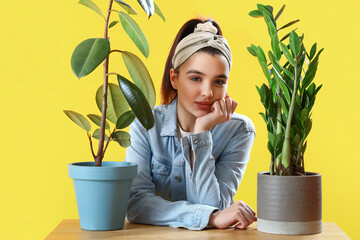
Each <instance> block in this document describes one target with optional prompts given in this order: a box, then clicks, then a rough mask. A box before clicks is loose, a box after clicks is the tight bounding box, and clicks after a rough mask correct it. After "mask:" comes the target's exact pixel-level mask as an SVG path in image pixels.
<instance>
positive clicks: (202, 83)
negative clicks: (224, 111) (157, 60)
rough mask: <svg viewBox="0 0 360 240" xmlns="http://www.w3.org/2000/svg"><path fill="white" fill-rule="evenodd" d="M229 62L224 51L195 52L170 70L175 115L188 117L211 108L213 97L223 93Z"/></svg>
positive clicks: (223, 95) (218, 96)
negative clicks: (174, 95) (176, 110)
mask: <svg viewBox="0 0 360 240" xmlns="http://www.w3.org/2000/svg"><path fill="white" fill-rule="evenodd" d="M228 77H229V65H228V62H227V60H226V58H225V57H224V56H223V55H221V54H220V55H219V54H216V55H214V56H212V55H210V54H208V53H206V52H197V53H194V54H193V55H192V56H191V57H190V58H188V59H187V60H186V61H185V62H184V63H183V64H182V65H181V66H180V67H179V73H175V72H174V69H171V70H170V79H171V84H172V86H173V88H175V89H177V95H178V115H179V114H182V115H183V117H187V118H190V119H193V118H198V117H201V116H203V115H205V114H207V113H209V112H210V111H211V106H212V104H213V103H214V101H217V100H220V99H221V98H224V97H225V96H226V91H227V84H228Z"/></svg>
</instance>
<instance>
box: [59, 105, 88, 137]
mask: <svg viewBox="0 0 360 240" xmlns="http://www.w3.org/2000/svg"><path fill="white" fill-rule="evenodd" d="M64 113H65V114H66V115H67V116H68V117H69V118H70V119H71V120H72V121H73V122H74V123H76V124H77V125H78V126H80V127H81V128H82V129H84V130H85V131H87V132H90V130H91V125H90V123H89V121H88V120H87V119H86V118H85V117H84V116H83V115H81V114H80V113H77V112H74V111H71V110H64Z"/></svg>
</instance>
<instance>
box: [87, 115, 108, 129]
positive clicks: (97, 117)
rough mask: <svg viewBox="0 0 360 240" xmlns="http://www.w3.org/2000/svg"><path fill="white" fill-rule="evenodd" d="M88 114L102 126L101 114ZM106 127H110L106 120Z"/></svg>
mask: <svg viewBox="0 0 360 240" xmlns="http://www.w3.org/2000/svg"><path fill="white" fill-rule="evenodd" d="M87 116H88V118H90V120H91V121H92V122H93V123H95V124H96V125H98V126H99V127H101V116H99V115H96V114H88V115H87ZM105 129H110V125H109V123H108V122H107V121H105Z"/></svg>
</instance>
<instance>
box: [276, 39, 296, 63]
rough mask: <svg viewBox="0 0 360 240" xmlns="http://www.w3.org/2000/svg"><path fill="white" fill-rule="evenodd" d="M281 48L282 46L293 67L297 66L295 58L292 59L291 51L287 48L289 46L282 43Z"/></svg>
mask: <svg viewBox="0 0 360 240" xmlns="http://www.w3.org/2000/svg"><path fill="white" fill-rule="evenodd" d="M280 46H281V49H282V51H283V53H284V55H285V57H286V59H287V60H288V61H289V63H290V64H291V65H292V66H295V60H294V58H293V57H292V55H291V53H290V51H289V49H288V48H287V46H286V45H285V44H283V43H282V42H281V43H280Z"/></svg>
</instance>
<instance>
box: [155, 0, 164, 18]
mask: <svg viewBox="0 0 360 240" xmlns="http://www.w3.org/2000/svg"><path fill="white" fill-rule="evenodd" d="M154 7H155V13H156V14H157V15H158V16H160V17H161V18H162V20H163V21H164V22H165V17H164V14H163V13H162V12H161V10H160V8H159V6H158V5H157V4H156V3H155V2H154Z"/></svg>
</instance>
